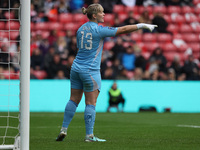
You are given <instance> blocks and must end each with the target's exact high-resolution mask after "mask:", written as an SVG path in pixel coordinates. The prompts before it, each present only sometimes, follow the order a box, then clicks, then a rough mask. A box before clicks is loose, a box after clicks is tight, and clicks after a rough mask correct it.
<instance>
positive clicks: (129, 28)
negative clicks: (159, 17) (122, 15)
mask: <svg viewBox="0 0 200 150" xmlns="http://www.w3.org/2000/svg"><path fill="white" fill-rule="evenodd" d="M155 27H158V26H157V25H153V24H146V23H139V24H135V25H125V26H122V27H119V28H118V30H117V32H116V35H119V34H125V33H131V32H134V31H137V30H138V29H148V30H149V31H151V32H152V31H153V30H154V28H155Z"/></svg>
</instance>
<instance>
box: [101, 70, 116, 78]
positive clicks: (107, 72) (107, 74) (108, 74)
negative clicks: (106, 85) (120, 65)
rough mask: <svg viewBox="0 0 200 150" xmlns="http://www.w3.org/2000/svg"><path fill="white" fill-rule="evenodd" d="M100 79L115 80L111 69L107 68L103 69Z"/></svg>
mask: <svg viewBox="0 0 200 150" xmlns="http://www.w3.org/2000/svg"><path fill="white" fill-rule="evenodd" d="M102 79H107V80H111V79H115V74H114V70H113V68H112V67H107V68H106V69H105V71H104V73H103V74H102Z"/></svg>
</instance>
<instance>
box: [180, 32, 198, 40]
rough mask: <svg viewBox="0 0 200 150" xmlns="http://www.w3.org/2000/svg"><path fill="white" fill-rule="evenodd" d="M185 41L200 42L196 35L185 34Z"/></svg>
mask: <svg viewBox="0 0 200 150" xmlns="http://www.w3.org/2000/svg"><path fill="white" fill-rule="evenodd" d="M183 40H184V41H185V42H200V39H199V36H198V35H197V34H194V33H185V34H183Z"/></svg>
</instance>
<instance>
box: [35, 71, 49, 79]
mask: <svg viewBox="0 0 200 150" xmlns="http://www.w3.org/2000/svg"><path fill="white" fill-rule="evenodd" d="M33 74H34V75H35V76H36V77H37V78H38V79H44V78H46V77H47V73H46V72H45V71H44V70H39V71H36V70H35V71H34V73H33Z"/></svg>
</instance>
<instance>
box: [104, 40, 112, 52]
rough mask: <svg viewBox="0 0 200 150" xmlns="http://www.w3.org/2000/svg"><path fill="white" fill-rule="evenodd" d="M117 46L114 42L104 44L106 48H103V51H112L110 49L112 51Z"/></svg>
mask: <svg viewBox="0 0 200 150" xmlns="http://www.w3.org/2000/svg"><path fill="white" fill-rule="evenodd" d="M114 45H115V43H114V42H105V43H104V46H103V49H104V50H110V49H112V47H113V46H114Z"/></svg>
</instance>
